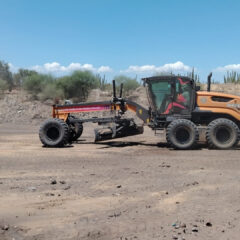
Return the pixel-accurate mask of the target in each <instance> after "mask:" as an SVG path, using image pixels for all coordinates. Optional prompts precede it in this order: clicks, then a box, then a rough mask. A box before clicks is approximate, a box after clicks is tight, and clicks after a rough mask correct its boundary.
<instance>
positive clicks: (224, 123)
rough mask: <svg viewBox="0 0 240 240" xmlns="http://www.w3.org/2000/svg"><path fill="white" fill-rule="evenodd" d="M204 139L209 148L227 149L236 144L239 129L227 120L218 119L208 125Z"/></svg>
mask: <svg viewBox="0 0 240 240" xmlns="http://www.w3.org/2000/svg"><path fill="white" fill-rule="evenodd" d="M206 139H207V143H208V146H209V147H210V148H217V149H229V148H232V147H234V146H236V145H237V144H238V141H239V128H238V126H237V125H236V124H235V123H234V122H233V121H231V120H229V119H226V118H218V119H215V120H213V121H212V122H210V124H209V125H208V127H207V133H206Z"/></svg>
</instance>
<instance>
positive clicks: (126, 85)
mask: <svg viewBox="0 0 240 240" xmlns="http://www.w3.org/2000/svg"><path fill="white" fill-rule="evenodd" d="M115 81H116V86H117V89H119V87H120V85H121V83H123V94H124V95H125V96H126V95H128V94H129V93H130V91H133V90H135V89H136V88H138V87H139V86H140V84H139V83H138V81H137V79H136V78H131V77H127V76H125V75H118V76H116V77H115Z"/></svg>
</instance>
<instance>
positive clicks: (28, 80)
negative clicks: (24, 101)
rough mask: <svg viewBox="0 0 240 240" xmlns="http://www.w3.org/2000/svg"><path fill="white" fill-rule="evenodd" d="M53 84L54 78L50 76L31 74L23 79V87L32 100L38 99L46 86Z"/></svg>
mask: <svg viewBox="0 0 240 240" xmlns="http://www.w3.org/2000/svg"><path fill="white" fill-rule="evenodd" d="M49 84H54V78H53V77H52V76H50V75H44V74H39V73H36V74H33V75H30V76H27V77H25V78H24V79H23V87H24V89H25V90H26V91H28V92H29V93H30V94H31V95H32V97H33V98H35V99H38V96H39V94H41V93H42V92H43V90H44V89H45V88H46V86H47V85H49Z"/></svg>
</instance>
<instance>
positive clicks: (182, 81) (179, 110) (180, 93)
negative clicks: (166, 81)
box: [172, 77, 193, 115]
mask: <svg viewBox="0 0 240 240" xmlns="http://www.w3.org/2000/svg"><path fill="white" fill-rule="evenodd" d="M192 105H193V81H192V80H191V79H190V78H186V77H176V79H175V94H174V96H173V107H172V114H182V115H189V114H191V111H192Z"/></svg>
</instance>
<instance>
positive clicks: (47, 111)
mask: <svg viewBox="0 0 240 240" xmlns="http://www.w3.org/2000/svg"><path fill="white" fill-rule="evenodd" d="M51 105H52V102H51V101H46V102H45V103H42V102H40V101H36V100H31V97H30V96H29V95H28V94H26V92H24V91H13V92H11V93H6V94H5V95H4V96H3V98H2V99H0V123H8V122H9V123H16V124H29V123H30V124H33V125H36V124H39V123H40V122H42V121H43V119H46V118H49V116H51V110H52V109H51Z"/></svg>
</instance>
